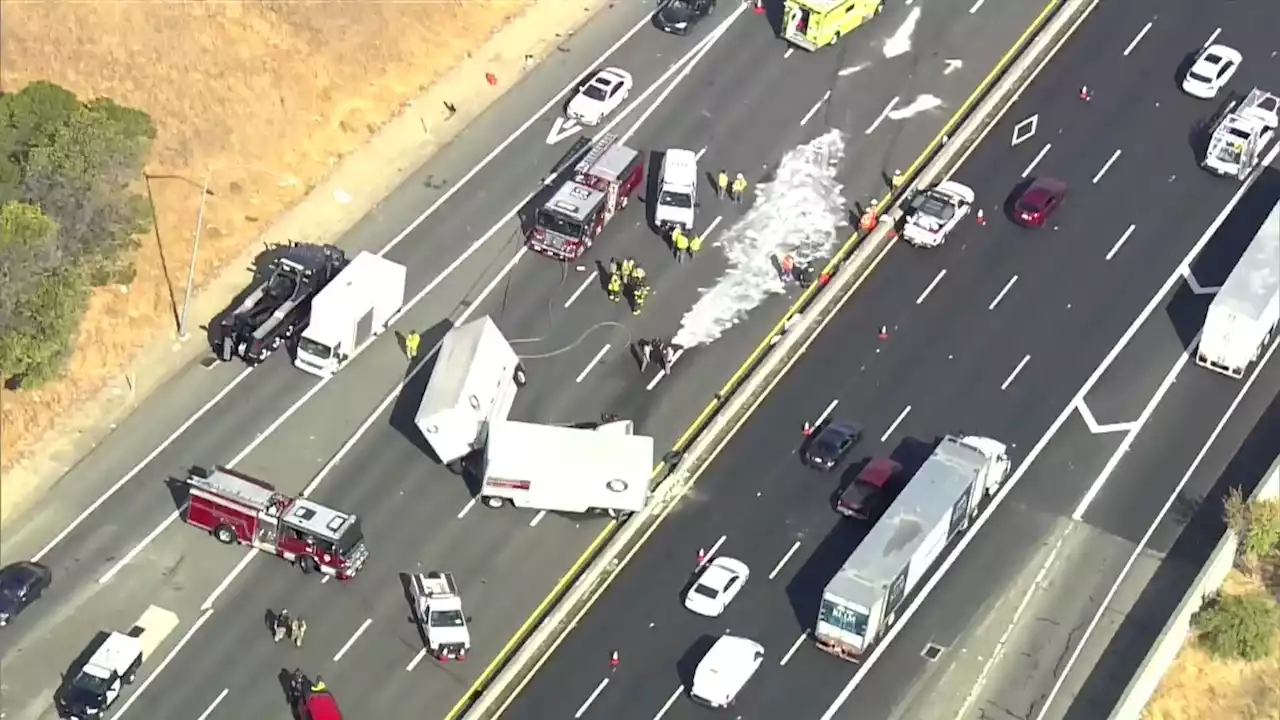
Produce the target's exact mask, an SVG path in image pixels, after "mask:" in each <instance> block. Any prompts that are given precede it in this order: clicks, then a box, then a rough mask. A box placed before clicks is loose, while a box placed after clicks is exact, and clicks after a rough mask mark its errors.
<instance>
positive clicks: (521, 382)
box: [512, 365, 529, 387]
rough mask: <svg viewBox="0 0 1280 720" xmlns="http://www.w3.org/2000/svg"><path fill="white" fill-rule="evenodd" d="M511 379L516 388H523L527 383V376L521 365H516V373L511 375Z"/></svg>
mask: <svg viewBox="0 0 1280 720" xmlns="http://www.w3.org/2000/svg"><path fill="white" fill-rule="evenodd" d="M512 379H514V380H515V381H516V387H524V386H525V385H526V384H528V382H529V376H528V375H526V374H525V372H524V366H523V365H517V366H516V371H515V373H514V374H513V375H512Z"/></svg>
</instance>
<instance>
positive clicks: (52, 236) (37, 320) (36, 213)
mask: <svg viewBox="0 0 1280 720" xmlns="http://www.w3.org/2000/svg"><path fill="white" fill-rule="evenodd" d="M57 230H58V228H57V225H56V224H55V223H54V222H53V221H52V220H50V219H49V218H48V217H46V216H45V215H44V213H42V212H41V211H40V209H39V208H37V207H35V206H33V205H27V204H24V203H18V202H9V203H6V204H5V205H4V206H3V207H0V381H3V382H4V383H6V384H15V383H22V384H32V385H35V384H39V383H41V382H44V381H45V380H48V379H49V378H51V377H53V376H54V375H56V374H57V372H58V370H59V369H60V368H61V367H62V363H63V361H65V360H66V358H67V356H68V355H69V354H70V352H71V347H72V344H71V341H72V338H73V336H74V334H75V331H76V328H77V326H78V325H79V324H80V318H81V317H82V316H83V315H84V309H85V305H86V303H87V302H88V287H87V285H86V284H85V282H84V279H83V276H82V274H81V272H80V270H79V268H77V267H76V266H75V265H71V264H67V263H63V262H61V258H60V256H59V252H58V247H57V243H56V237H57Z"/></svg>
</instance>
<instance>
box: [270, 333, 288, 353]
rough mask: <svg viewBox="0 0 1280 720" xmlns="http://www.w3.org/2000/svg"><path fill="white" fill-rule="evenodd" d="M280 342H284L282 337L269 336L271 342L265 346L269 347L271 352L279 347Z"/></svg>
mask: <svg viewBox="0 0 1280 720" xmlns="http://www.w3.org/2000/svg"><path fill="white" fill-rule="evenodd" d="M282 342H284V339H283V338H281V337H280V336H279V335H277V336H275V337H273V338H271V344H270V345H268V346H267V347H268V348H270V350H271V352H275V351H277V350H279V349H280V343H282Z"/></svg>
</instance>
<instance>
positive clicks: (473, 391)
mask: <svg viewBox="0 0 1280 720" xmlns="http://www.w3.org/2000/svg"><path fill="white" fill-rule="evenodd" d="M525 381H526V376H525V371H524V366H523V365H522V364H521V363H520V357H519V356H518V355H516V351H515V349H514V348H512V347H511V343H509V342H507V339H506V338H505V337H503V335H502V331H501V330H499V329H498V326H497V325H495V324H494V323H493V321H492V320H490V319H489V317H488V316H487V315H486V316H485V317H482V318H479V319H476V320H472V321H471V322H469V323H466V324H465V325H459V326H457V327H455V328H453V329H452V330H450V331H449V333H448V334H447V335H445V336H444V341H443V342H441V344H440V353H439V354H438V355H437V356H436V364H435V366H434V367H433V368H432V369H431V379H430V380H429V381H427V389H426V391H425V392H424V393H423V394H422V403H421V404H420V405H418V413H417V415H416V416H415V417H414V424H416V425H417V426H418V430H420V431H421V432H422V435H423V437H425V438H426V439H427V442H428V443H429V444H430V445H431V449H432V450H433V451H434V452H435V454H436V457H437V458H438V459H439V460H440V462H442V463H444V464H446V465H448V466H449V467H450V469H452V470H453V471H454V472H461V471H462V460H463V458H465V457H466V456H467V455H470V454H471V453H472V452H474V451H476V450H479V449H480V448H481V447H482V446H483V445H484V439H485V434H486V429H487V427H488V425H489V424H490V423H492V422H494V421H497V420H505V419H506V418H507V415H508V414H509V413H510V412H511V406H512V404H514V403H515V401H516V391H517V390H518V389H519V388H520V387H521V386H523V385H524V384H525Z"/></svg>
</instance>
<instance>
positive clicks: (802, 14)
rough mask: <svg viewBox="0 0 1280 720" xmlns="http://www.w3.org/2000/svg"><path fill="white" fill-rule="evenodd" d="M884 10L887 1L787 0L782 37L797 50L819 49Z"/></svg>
mask: <svg viewBox="0 0 1280 720" xmlns="http://www.w3.org/2000/svg"><path fill="white" fill-rule="evenodd" d="M882 10H884V0H786V2H785V4H784V5H783V14H782V37H783V38H785V39H786V40H787V41H788V42H790V43H791V44H792V45H795V46H796V47H800V48H804V49H805V50H817V49H818V48H820V47H823V46H824V45H834V44H835V43H836V41H838V40H839V39H840V38H842V37H844V36H845V35H847V34H849V33H850V32H853V31H854V30H855V29H857V28H858V27H859V26H861V25H862V24H863V23H865V22H867V21H868V20H870V19H871V18H873V17H875V16H877V15H879V14H880V11H882Z"/></svg>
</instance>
